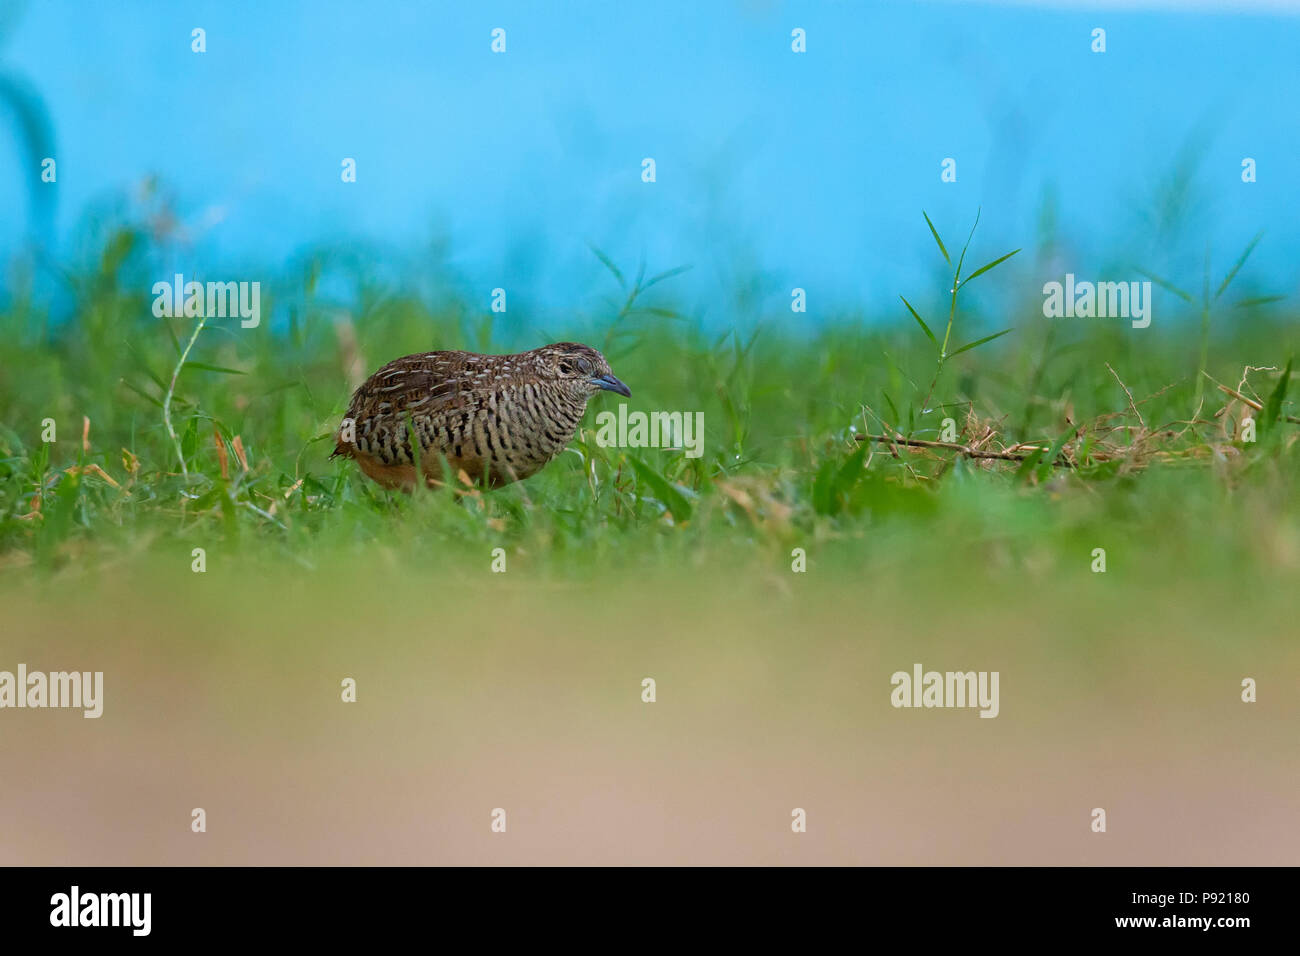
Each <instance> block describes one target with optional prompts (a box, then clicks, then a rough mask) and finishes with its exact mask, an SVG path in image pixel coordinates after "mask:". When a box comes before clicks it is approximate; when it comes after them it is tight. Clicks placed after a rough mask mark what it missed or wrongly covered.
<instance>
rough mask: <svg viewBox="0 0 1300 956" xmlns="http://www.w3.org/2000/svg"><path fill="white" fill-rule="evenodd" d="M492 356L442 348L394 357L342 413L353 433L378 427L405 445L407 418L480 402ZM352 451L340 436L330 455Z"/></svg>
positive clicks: (490, 381)
mask: <svg viewBox="0 0 1300 956" xmlns="http://www.w3.org/2000/svg"><path fill="white" fill-rule="evenodd" d="M493 358H496V356H484V355H474V354H472V353H468V352H454V351H446V352H422V353H420V354H417V355H407V356H403V357H402V358H399V359H394V360H393V361H392V362H389V363H388V364H387V365H385V366H384V367H383V368H381V369H380V370H379V371H377V372H375V374H374V375H372V376H370V378H368V379H367V380H366V381H365V382H364V383H363V384H362V385H361V387H360V388H358V389H357V390H356V392H355V393H354V394H353V396H352V401H351V403H350V404H349V405H348V411H347V416H346V417H348V418H351V419H352V420H353V421H354V422H355V423H356V427H357V429H358V433H360V432H361V430H362V429H363V428H364V429H365V431H367V432H369V433H374V432H377V431H384V432H387V433H389V434H391V435H392V436H393V439H394V440H398V441H400V442H401V443H402V444H405V438H404V436H405V433H406V424H407V419H408V418H411V419H415V418H433V419H437V418H440V417H443V416H449V415H453V414H455V415H461V414H469V413H472V412H473V411H474V410H476V409H477V408H478V406H479V404H480V403H481V402H484V401H486V400H487V397H488V396H489V395H490V394H491V392H492V389H493V387H494V385H495V382H496V375H495V374H494V371H495V370H494V369H493V367H492V366H493V363H492V362H491V359H493ZM367 423H368V427H366V426H367ZM398 436H403V437H402V438H400V439H398ZM352 453H353V449H352V447H351V446H349V445H345V444H344V443H343V442H342V441H339V443H338V444H337V445H336V446H335V448H334V455H343V456H347V457H351V456H352ZM331 457H333V456H331Z"/></svg>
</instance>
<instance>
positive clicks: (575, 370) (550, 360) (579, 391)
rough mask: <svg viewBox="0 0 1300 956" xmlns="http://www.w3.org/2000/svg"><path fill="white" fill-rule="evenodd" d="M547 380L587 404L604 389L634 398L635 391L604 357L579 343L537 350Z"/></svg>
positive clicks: (546, 346)
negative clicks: (622, 379)
mask: <svg viewBox="0 0 1300 956" xmlns="http://www.w3.org/2000/svg"><path fill="white" fill-rule="evenodd" d="M537 351H538V352H539V353H540V356H541V360H542V362H541V364H542V368H543V370H544V374H545V376H546V377H547V378H550V379H553V380H555V381H556V382H557V383H558V384H559V385H560V386H561V387H562V388H565V389H566V390H568V391H570V392H571V393H572V394H573V395H574V396H575V397H581V398H582V399H583V400H584V401H585V400H587V399H588V398H590V397H591V396H593V395H595V394H596V393H597V392H599V391H601V390H602V389H603V390H605V391H610V392H618V394H620V395H624V396H627V397H631V395H632V390H631V389H630V388H628V387H627V386H626V385H624V384H623V383H622V382H620V381H619V380H618V378H617V376H615V375H614V373H613V371H611V370H610V367H609V363H608V362H606V361H605V356H603V355H601V354H600V353H599V352H597V351H596V350H595V349H593V348H592V347H591V346H589V345H579V344H578V343H577V342H556V343H555V344H554V345H545V346H543V347H542V348H540V349H538V350H537Z"/></svg>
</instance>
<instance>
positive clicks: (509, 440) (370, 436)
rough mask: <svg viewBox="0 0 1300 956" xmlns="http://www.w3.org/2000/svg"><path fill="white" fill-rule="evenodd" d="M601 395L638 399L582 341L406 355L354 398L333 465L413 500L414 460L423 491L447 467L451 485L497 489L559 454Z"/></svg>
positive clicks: (436, 482)
mask: <svg viewBox="0 0 1300 956" xmlns="http://www.w3.org/2000/svg"><path fill="white" fill-rule="evenodd" d="M601 391H610V392H616V393H617V394H619V395H623V396H625V397H629V398H630V397H631V395H632V391H631V389H629V388H628V387H627V386H626V385H624V384H623V383H622V382H621V381H619V380H618V378H617V377H616V376H615V375H614V373H613V371H612V370H611V369H610V367H609V363H608V362H607V361H605V356H603V355H602V354H601V353H600V352H599V351H597V350H596V349H594V348H592V347H591V346H589V345H582V344H579V343H577V342H554V343H552V344H550V345H543V346H541V347H540V348H535V349H532V350H531V351H528V352H519V353H516V354H513V355H480V354H478V353H475V352H462V351H454V350H452V351H437V352H421V353H418V354H415V355H406V356H403V357H402V358H399V359H394V360H393V361H391V362H389V363H388V364H387V365H385V366H384V367H383V368H381V369H380V370H379V371H377V372H375V374H373V375H371V376H370V378H368V379H367V380H366V381H365V382H363V383H362V384H361V386H360V387H359V388H358V389H357V390H356V392H354V393H353V395H352V401H351V402H350V403H349V405H348V410H347V414H346V415H345V416H344V418H343V422H342V424H341V425H340V428H339V431H338V432H337V434H336V437H337V439H338V443H337V444H336V445H335V448H334V452H333V454H331V455H330V458H331V459H333V458H337V457H343V458H351V459H352V460H354V461H355V462H356V463H357V465H358V466H360V468H361V471H362V472H363V473H364V474H365V475H366V477H368V478H370V479H371V480H373V481H375V482H376V483H378V484H379V485H381V486H382V487H384V488H390V489H399V490H402V491H406V492H410V491H412V490H414V488H415V485H416V481H417V479H416V466H417V462H418V465H419V470H420V471H421V472H422V473H423V476H424V480H425V482H426V484H427V485H428V486H430V487H437V486H438V485H440V484H441V483H442V482H443V472H442V462H443V461H444V460H445V461H446V463H447V465H448V467H449V469H450V472H451V475H452V476H453V477H454V476H456V475H457V474H458V473H459V472H462V471H463V472H464V473H465V475H466V476H467V477H468V478H469V479H470V480H471V481H472V482H474V483H475V484H479V483H481V482H483V481H484V480H486V482H487V484H488V486H489V487H491V488H499V487H501V486H502V485H507V484H510V483H511V482H514V481H521V480H523V479H525V478H528V477H531V476H532V475H535V474H537V472H539V471H541V470H542V468H543V467H544V466H545V465H546V464H547V463H548V462H549V461H551V459H553V458H555V457H556V456H557V455H559V454H560V452H562V451H563V450H564V449H565V448H566V447H567V446H568V444H569V442H570V440H572V438H573V436H574V434H575V433H576V432H577V430H578V423H579V422H580V421H581V420H582V416H583V413H584V412H586V410H587V402H588V400H589V399H591V398H592V397H593V396H595V395H597V394H598V393H600V392H601ZM412 435H414V436H415V438H416V439H417V442H416V444H417V445H418V449H417V450H416V451H415V452H414V453H413V450H412V447H411V440H410V439H411V436H412Z"/></svg>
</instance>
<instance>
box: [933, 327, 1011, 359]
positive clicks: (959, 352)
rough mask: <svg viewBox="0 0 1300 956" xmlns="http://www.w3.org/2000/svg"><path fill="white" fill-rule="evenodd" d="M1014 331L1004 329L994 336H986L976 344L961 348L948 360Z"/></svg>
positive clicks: (968, 344)
mask: <svg viewBox="0 0 1300 956" xmlns="http://www.w3.org/2000/svg"><path fill="white" fill-rule="evenodd" d="M1012 331H1014V329H1003V330H1002V331H1001V332H994V333H993V334H992V335H986V336H984V338H982V339H976V340H975V341H974V342H967V343H966V344H965V345H963V346H962V347H961V348H959V349H957V350H956V351H955V352H953V353H952V355H949V356H948V358H952V357H953V355H961V353H962V352H965V351H967V350H969V349H973V348H975V347H976V346H977V345H983V344H984V343H985V342H992V341H993V340H994V339H996V338H1001V337H1002V336H1004V335H1006V334H1007V333H1008V332H1012Z"/></svg>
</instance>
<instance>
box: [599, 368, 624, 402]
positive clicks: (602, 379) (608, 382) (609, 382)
mask: <svg viewBox="0 0 1300 956" xmlns="http://www.w3.org/2000/svg"><path fill="white" fill-rule="evenodd" d="M591 384H592V385H595V386H597V387H599V388H603V389H605V390H606V391H607V392H618V393H619V394H620V395H623V396H626V397H627V398H631V397H632V389H630V388H628V387H627V386H626V385H624V384H623V383H622V382H620V381H619V380H618V379H616V378H615V377H614V375H613V374H612V373H611V374H609V375H601V376H598V377H597V378H593V379H592V380H591Z"/></svg>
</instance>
